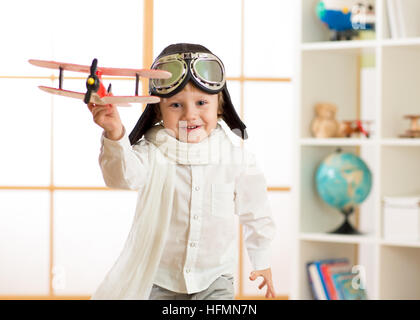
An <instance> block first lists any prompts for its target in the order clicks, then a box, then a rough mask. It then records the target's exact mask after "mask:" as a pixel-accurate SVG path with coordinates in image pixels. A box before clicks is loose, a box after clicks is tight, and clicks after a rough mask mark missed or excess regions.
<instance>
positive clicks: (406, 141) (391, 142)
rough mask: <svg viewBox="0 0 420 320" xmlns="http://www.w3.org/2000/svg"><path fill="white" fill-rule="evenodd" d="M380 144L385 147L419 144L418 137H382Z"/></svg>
mask: <svg viewBox="0 0 420 320" xmlns="http://www.w3.org/2000/svg"><path fill="white" fill-rule="evenodd" d="M381 145H382V146H386V147H409V146H416V147H418V146H420V139H417V138H400V139H398V138H395V139H382V140H381Z"/></svg>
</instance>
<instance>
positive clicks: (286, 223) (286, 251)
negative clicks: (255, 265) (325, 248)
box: [242, 192, 293, 296]
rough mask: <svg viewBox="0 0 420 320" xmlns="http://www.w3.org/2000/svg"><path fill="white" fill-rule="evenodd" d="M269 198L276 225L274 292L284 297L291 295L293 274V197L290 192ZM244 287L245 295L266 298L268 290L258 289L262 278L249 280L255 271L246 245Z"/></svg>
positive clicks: (273, 252) (275, 193)
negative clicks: (291, 275) (291, 226)
mask: <svg viewBox="0 0 420 320" xmlns="http://www.w3.org/2000/svg"><path fill="white" fill-rule="evenodd" d="M268 198H269V201H270V205H271V211H272V213H273V218H274V223H275V224H276V234H275V236H274V239H273V242H272V246H271V252H272V254H271V272H272V276H273V285H274V290H275V292H276V294H277V295H280V296H284V295H289V293H290V274H291V268H290V267H291V259H292V254H291V245H292V241H293V237H292V230H291V229H290V225H291V219H292V215H291V203H292V201H291V195H290V193H289V192H269V193H268ZM243 260H244V261H243V280H242V282H243V285H244V287H243V288H244V294H245V295H259V296H264V295H265V292H266V288H264V289H263V290H259V289H258V285H259V284H260V283H261V279H262V278H258V279H257V280H255V281H250V280H249V275H250V273H251V272H252V271H253V270H252V266H251V263H250V261H249V257H248V253H247V251H246V247H245V245H244V246H243Z"/></svg>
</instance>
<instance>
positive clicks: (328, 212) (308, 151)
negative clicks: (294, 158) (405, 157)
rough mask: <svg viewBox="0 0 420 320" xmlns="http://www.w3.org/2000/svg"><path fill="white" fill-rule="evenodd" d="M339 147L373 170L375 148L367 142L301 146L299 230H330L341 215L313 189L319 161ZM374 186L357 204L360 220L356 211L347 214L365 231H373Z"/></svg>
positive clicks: (339, 223)
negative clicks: (363, 144) (357, 155)
mask: <svg viewBox="0 0 420 320" xmlns="http://www.w3.org/2000/svg"><path fill="white" fill-rule="evenodd" d="M337 147H340V148H341V150H342V152H352V153H354V154H359V156H360V157H361V158H362V159H363V160H364V161H365V162H366V163H367V165H368V167H369V168H370V170H371V171H372V174H373V175H374V174H375V173H374V172H375V171H374V170H375V168H376V166H375V163H376V149H375V148H372V147H370V146H368V147H358V146H342V145H341V146H340V145H338V146H318V145H317V146H303V147H301V159H300V164H301V167H300V172H301V173H300V192H299V197H300V200H299V202H300V217H299V221H300V225H299V230H300V232H302V233H324V232H330V231H332V230H334V229H336V228H337V227H339V226H340V225H341V224H342V223H343V221H344V216H343V215H342V214H341V213H340V212H339V211H338V210H337V209H335V208H333V207H331V206H329V205H328V204H326V203H325V202H324V201H323V200H322V199H321V197H320V196H319V195H318V192H317V190H316V183H315V175H316V170H317V169H318V167H319V165H320V164H321V162H322V161H323V160H324V159H325V158H326V157H327V156H328V155H330V154H331V153H334V152H335V151H336V149H337ZM376 188H377V186H376V185H375V184H373V185H372V190H371V191H370V194H369V196H368V197H367V198H366V199H365V201H364V202H363V203H362V204H361V205H360V206H358V207H357V208H356V210H358V216H359V219H358V220H359V221H358V223H356V216H357V211H355V213H353V214H352V215H350V217H349V220H350V223H351V224H352V225H353V226H355V227H356V228H357V229H358V230H360V232H362V233H367V234H374V233H375V227H374V226H375V210H374V208H375V206H374V201H375V197H374V196H373V195H374V194H375V193H376Z"/></svg>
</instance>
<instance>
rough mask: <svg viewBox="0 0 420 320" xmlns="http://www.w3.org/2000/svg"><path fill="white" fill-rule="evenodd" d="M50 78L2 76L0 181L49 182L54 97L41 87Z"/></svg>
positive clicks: (31, 183) (0, 84) (13, 183)
mask: <svg viewBox="0 0 420 320" xmlns="http://www.w3.org/2000/svg"><path fill="white" fill-rule="evenodd" d="M38 85H47V86H51V81H50V80H33V79H0V88H1V92H2V98H1V99H2V107H1V110H2V116H1V117H0V136H1V137H2V139H0V148H1V150H2V156H1V157H0V185H3V186H4V185H13V186H14V185H49V183H50V149H51V148H50V144H51V142H50V140H51V138H50V137H51V97H50V95H48V94H46V93H44V92H42V91H41V90H39V89H38V88H37V86H38Z"/></svg>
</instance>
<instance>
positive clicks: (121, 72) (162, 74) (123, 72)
mask: <svg viewBox="0 0 420 320" xmlns="http://www.w3.org/2000/svg"><path fill="white" fill-rule="evenodd" d="M29 63H30V64H32V65H34V66H38V67H42V68H50V69H59V68H62V69H63V70H69V71H74V72H83V73H90V66H83V65H79V64H72V63H66V62H56V61H46V60H35V59H31V60H29ZM97 70H98V71H100V72H101V73H102V75H105V76H121V77H135V76H136V74H138V75H139V76H140V77H143V78H153V79H169V78H170V77H171V73H170V72H167V71H163V70H152V69H124V68H104V67H98V68H97Z"/></svg>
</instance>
